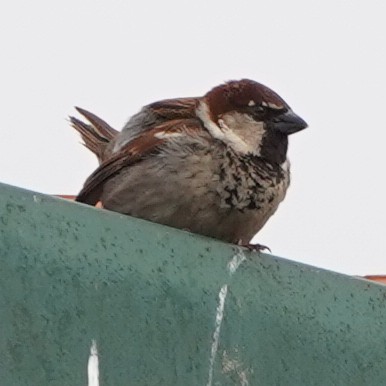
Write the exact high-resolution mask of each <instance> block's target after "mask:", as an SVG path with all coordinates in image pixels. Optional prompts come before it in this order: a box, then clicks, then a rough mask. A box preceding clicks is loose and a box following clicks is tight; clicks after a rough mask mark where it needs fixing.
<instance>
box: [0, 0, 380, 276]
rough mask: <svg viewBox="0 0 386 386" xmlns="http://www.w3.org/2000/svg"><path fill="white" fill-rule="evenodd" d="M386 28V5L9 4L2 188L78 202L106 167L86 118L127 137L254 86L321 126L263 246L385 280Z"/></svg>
mask: <svg viewBox="0 0 386 386" xmlns="http://www.w3.org/2000/svg"><path fill="white" fill-rule="evenodd" d="M385 19H386V2H385V1H381V0H379V1H375V0H373V1H371V0H370V1H357V0H345V1H342V0H325V1H318V2H317V1H311V0H292V1H287V0H282V1H242V0H238V1H234V0H232V1H229V0H215V1H214V0H213V1H209V0H206V1H204V0H194V1H184V0H179V1H178V0H163V1H123V0H120V1H118V0H109V1H107V0H105V1H101V0H66V1H61V2H59V1H52V0H51V1H48V0H35V1H27V0H24V1H18V0H12V1H11V0H8V1H6V0H5V1H2V2H1V4H0V50H1V51H0V53H1V54H0V55H1V56H0V111H1V126H0V133H1V151H0V165H1V168H0V181H1V182H5V183H8V184H12V185H16V186H20V187H23V188H27V189H30V190H36V191H39V192H43V193H49V194H51V193H63V194H64V193H67V194H76V193H77V192H78V191H79V189H80V188H81V186H82V184H83V182H84V180H85V178H86V177H87V176H88V175H89V174H90V173H91V172H92V171H93V170H94V168H95V167H96V166H97V162H96V159H95V157H94V156H93V155H92V154H91V153H89V152H88V151H87V150H86V149H85V148H83V147H82V146H81V145H80V144H79V142H80V139H79V136H78V135H77V134H76V133H75V132H74V131H73V130H72V129H71V128H70V126H69V124H68V122H67V121H66V117H67V116H68V115H69V114H74V113H75V112H74V109H73V106H74V105H77V106H81V107H83V108H86V109H88V110H90V111H92V112H94V113H96V114H97V115H99V116H100V117H101V118H103V119H105V120H106V121H107V122H109V123H110V124H111V125H112V126H113V127H115V128H117V129H120V128H121V127H122V126H123V124H124V123H125V122H126V120H127V119H128V118H129V116H130V115H131V114H133V113H135V112H137V111H138V110H139V108H140V107H141V106H142V105H144V104H147V103H150V102H153V101H156V100H160V99H163V98H171V97H181V96H197V95H201V94H204V93H205V92H206V91H208V90H209V89H210V88H211V87H213V86H215V85H217V84H219V83H221V82H223V81H225V80H230V79H240V78H244V77H247V78H251V79H254V80H257V81H259V82H262V83H264V84H266V85H267V86H269V87H271V88H272V89H274V90H275V91H276V92H278V93H279V94H280V95H281V96H282V97H283V98H284V99H285V100H286V101H287V102H288V103H289V104H290V105H291V106H292V108H293V109H294V111H295V112H297V113H298V114H299V115H300V116H302V117H303V118H304V119H305V120H306V121H307V122H308V124H309V129H307V130H305V131H303V132H300V133H298V134H295V135H294V136H292V137H291V139H290V149H289V158H290V160H291V163H292V186H291V187H290V190H289V192H288V195H287V198H286V200H285V201H284V203H282V204H281V206H280V208H279V210H278V212H277V213H276V215H275V216H274V217H273V218H272V219H271V220H270V221H269V223H268V224H267V225H266V227H265V228H264V229H263V230H262V231H261V232H260V233H259V235H258V237H257V239H256V240H258V241H259V242H260V243H262V244H266V245H269V246H270V247H271V249H272V251H273V253H274V254H275V255H278V256H283V257H287V258H290V259H293V260H297V261H302V262H305V263H308V264H312V265H316V266H319V267H323V268H327V269H331V270H336V271H339V272H345V273H349V274H375V273H377V274H386V257H385V254H386V243H385V238H386V234H385V233H386V232H385V231H386V216H385V214H386V201H385V197H386V182H385V166H386V158H385V157H386V155H385V150H384V149H385V139H386V121H385V99H386V98H385V90H386V22H385Z"/></svg>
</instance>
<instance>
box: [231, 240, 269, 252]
mask: <svg viewBox="0 0 386 386" xmlns="http://www.w3.org/2000/svg"><path fill="white" fill-rule="evenodd" d="M237 244H238V245H240V246H241V247H244V248H247V249H248V250H250V251H251V252H264V251H266V250H267V251H269V253H272V251H271V248H269V247H267V246H266V245H263V244H252V243H248V244H243V243H242V242H241V240H240V241H239V242H238V243H237Z"/></svg>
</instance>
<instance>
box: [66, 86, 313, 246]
mask: <svg viewBox="0 0 386 386" xmlns="http://www.w3.org/2000/svg"><path fill="white" fill-rule="evenodd" d="M76 109H77V111H78V112H79V113H80V114H81V115H82V116H83V117H84V118H85V119H86V120H87V121H88V123H85V122H83V121H81V120H80V119H77V118H75V117H70V123H71V125H72V127H73V128H74V129H76V130H77V131H78V132H79V133H80V135H81V137H82V139H83V142H84V145H85V146H86V147H87V148H88V149H89V150H91V151H92V152H93V153H94V154H95V155H96V156H97V158H98V161H99V166H98V168H97V169H96V170H95V171H94V172H93V173H92V174H91V175H90V176H89V177H88V178H87V180H86V182H85V183H84V186H83V188H82V189H81V191H80V192H79V194H78V196H77V197H76V201H77V202H80V203H84V204H88V205H95V204H96V203H97V202H101V203H102V206H103V208H104V209H107V210H111V211H115V212H119V213H122V214H126V215H130V216H133V217H138V218H142V219H145V220H149V221H152V222H156V223H159V224H163V225H167V226H171V227H174V228H179V229H183V230H188V231H190V232H192V233H196V234H200V235H204V236H208V237H211V238H215V239H218V240H222V241H224V242H228V243H232V244H238V245H246V246H248V245H251V243H250V242H251V239H252V238H253V237H254V236H255V235H256V234H257V233H258V232H259V231H260V230H261V228H262V227H263V226H264V225H265V224H266V222H267V221H268V220H269V218H270V217H271V216H272V215H273V214H274V213H275V212H276V210H277V208H278V206H279V204H280V203H281V202H282V201H283V200H284V198H285V196H286V192H287V189H288V187H289V184H290V163H289V160H288V158H287V148H288V136H289V135H291V134H294V133H296V132H298V131H301V130H303V129H305V128H306V127H307V123H306V122H305V121H304V120H303V119H302V118H301V117H300V116H299V115H297V114H295V113H294V112H293V110H292V109H291V108H290V107H289V105H288V104H287V103H286V102H285V101H284V99H282V98H281V97H280V96H279V95H278V94H277V93H276V92H274V91H273V90H271V89H270V88H268V87H267V86H265V85H263V84H261V83H258V82H256V81H253V80H250V79H241V80H231V81H228V82H225V83H223V84H220V85H218V86H216V87H214V88H212V89H211V90H210V91H208V92H207V93H206V94H205V95H204V96H201V97H187V98H176V99H166V100H161V101H158V102H154V103H151V104H149V105H147V106H145V107H143V108H142V109H141V110H140V111H139V112H138V113H136V114H135V115H133V116H132V117H131V118H130V119H129V120H128V122H127V123H126V124H125V125H124V127H123V129H122V130H121V131H117V130H115V129H113V128H112V127H110V125H108V124H107V123H106V122H105V121H103V120H102V119H100V118H98V117H97V116H96V115H94V114H92V113H90V112H88V111H87V110H84V109H81V108H76ZM256 245H257V246H260V244H256ZM262 247H264V246H262Z"/></svg>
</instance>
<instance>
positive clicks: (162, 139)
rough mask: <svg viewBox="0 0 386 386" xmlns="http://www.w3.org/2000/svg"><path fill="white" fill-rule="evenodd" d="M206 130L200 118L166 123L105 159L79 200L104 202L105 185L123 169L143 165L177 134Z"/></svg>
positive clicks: (85, 186)
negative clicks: (102, 199) (141, 163)
mask: <svg viewBox="0 0 386 386" xmlns="http://www.w3.org/2000/svg"><path fill="white" fill-rule="evenodd" d="M201 130H202V126H201V123H200V122H199V121H198V120H197V119H176V120H174V121H169V122H165V123H163V124H160V125H158V126H156V127H154V128H152V129H149V130H148V131H145V132H143V133H142V135H141V136H139V137H138V138H135V139H134V140H132V141H131V142H129V143H128V144H127V145H125V146H124V147H123V148H122V149H121V150H120V151H119V152H117V153H115V154H113V155H112V156H111V157H110V158H108V159H107V160H105V161H104V162H103V163H102V164H101V165H100V166H99V167H98V168H97V169H96V170H95V171H94V172H93V173H92V174H91V176H90V177H89V178H88V179H87V180H86V182H85V185H84V187H83V189H82V190H81V191H80V193H79V194H78V196H77V198H76V201H78V202H83V203H85V204H89V205H95V204H96V203H97V202H98V201H100V199H101V194H102V191H103V186H104V183H105V182H106V181H107V180H108V179H110V178H111V177H113V176H114V175H116V174H117V173H119V172H120V171H121V170H122V169H123V168H125V167H127V166H130V165H133V164H135V163H137V162H139V161H140V160H141V159H143V158H144V157H146V156H148V155H149V154H151V153H157V152H158V151H159V149H160V148H161V147H162V145H164V144H165V143H166V142H167V141H170V139H171V138H173V135H174V136H175V135H178V134H179V133H181V134H189V133H193V132H198V131H201Z"/></svg>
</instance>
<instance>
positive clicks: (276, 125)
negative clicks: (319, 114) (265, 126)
mask: <svg viewBox="0 0 386 386" xmlns="http://www.w3.org/2000/svg"><path fill="white" fill-rule="evenodd" d="M271 124H272V127H273V129H274V130H277V131H280V132H281V133H283V134H287V135H290V134H293V133H296V132H298V131H300V130H303V129H305V128H306V127H307V126H308V125H307V123H306V122H305V121H304V120H303V119H302V118H300V117H299V116H298V115H296V114H295V113H294V112H293V111H292V110H289V111H287V112H286V113H284V114H281V115H278V116H276V117H274V118H272V120H271Z"/></svg>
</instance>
